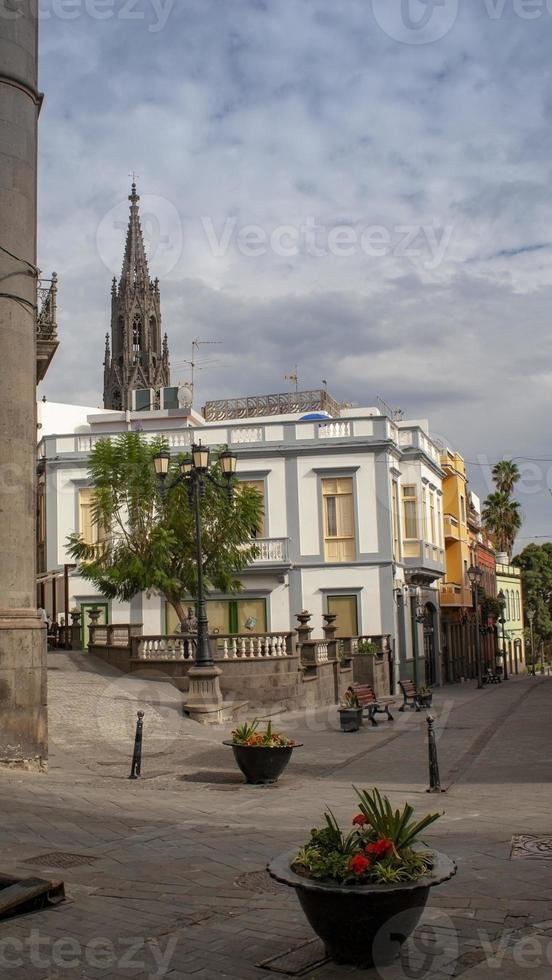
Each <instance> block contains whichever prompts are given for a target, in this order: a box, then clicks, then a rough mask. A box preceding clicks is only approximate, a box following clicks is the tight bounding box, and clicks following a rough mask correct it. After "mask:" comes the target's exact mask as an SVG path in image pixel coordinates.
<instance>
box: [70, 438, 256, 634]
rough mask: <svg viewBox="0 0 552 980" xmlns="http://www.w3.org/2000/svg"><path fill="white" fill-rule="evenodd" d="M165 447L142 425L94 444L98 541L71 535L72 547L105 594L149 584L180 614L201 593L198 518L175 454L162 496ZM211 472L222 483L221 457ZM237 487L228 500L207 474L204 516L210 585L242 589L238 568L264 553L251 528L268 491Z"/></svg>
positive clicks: (126, 593)
mask: <svg viewBox="0 0 552 980" xmlns="http://www.w3.org/2000/svg"><path fill="white" fill-rule="evenodd" d="M167 448H168V447H167V445H166V443H164V441H163V440H162V439H159V440H156V441H154V442H151V443H149V442H146V441H145V439H144V438H143V437H142V436H141V435H140V433H137V432H125V433H123V434H122V435H120V436H118V437H117V438H116V439H113V440H112V439H102V440H100V441H99V442H97V443H96V445H95V446H94V448H93V450H92V453H91V457H90V462H89V476H90V481H91V484H92V486H93V488H94V490H95V493H94V503H93V509H92V521H93V524H94V525H95V526H96V527H97V528H98V532H99V538H100V542H99V544H98V545H89V544H86V543H85V542H84V541H83V539H82V537H81V536H80V535H79V534H72V535H70V537H69V552H70V554H71V555H72V557H73V558H74V559H76V560H77V561H78V562H79V563H80V564H81V574H82V576H83V577H84V578H86V579H87V580H88V581H90V582H93V583H94V585H95V586H96V587H97V589H98V590H99V591H100V592H101V593H102V595H104V596H106V597H108V598H117V599H121V600H124V601H129V600H130V599H132V597H133V596H135V595H137V594H138V593H140V592H144V591H147V590H151V591H154V592H156V593H158V594H161V595H163V596H165V598H166V599H167V601H168V602H169V603H170V604H171V605H172V606H173V608H174V609H175V610H176V612H177V615H178V616H179V618H180V620H182V619H183V618H184V616H185V600H186V599H188V598H189V597H190V596H192V597H195V596H196V594H197V565H196V536H195V517H194V508H193V504H192V503H191V501H190V498H189V495H188V490H187V487H186V486H185V485H183V484H182V483H176V482H175V481H176V480H177V479H178V475H179V469H178V464H179V461H180V459H181V458H182V457H180V458H179V459H176V458H174V459H173V460H172V461H171V466H170V470H169V474H168V476H167V480H166V486H167V488H168V489H167V493H166V495H165V500H164V501H163V499H162V497H161V494H160V489H159V485H158V481H157V477H156V475H155V469H154V464H153V457H154V456H155V455H156V453H158V452H159V451H160V450H162V449H164V450H166V449H167ZM211 475H212V476H213V477H214V478H215V479H216V480H218V481H219V482H223V477H222V473H221V470H220V466H219V464H218V462H215V463H214V464H213V465H212V466H211ZM238 487H239V489H238V492H236V493H235V495H234V499H233V500H232V501H230V500H229V499H228V497H227V495H226V494H225V493H224V492H221V491H220V490H218V489H217V488H216V487H214V486H213V484H212V483H211V482H210V481H209V480H208V479H206V480H205V494H204V497H203V499H202V500H201V516H202V538H203V571H204V576H205V586H206V589H207V590H209V589H217V590H219V591H221V592H236V591H238V590H239V589H240V588H241V584H240V582H239V580H238V579H237V578H236V575H237V574H238V573H239V572H240V571H243V569H245V568H246V567H247V566H248V565H249V564H250V562H251V561H252V560H253V559H254V558H255V557H256V555H257V553H258V552H257V547H256V545H255V542H254V540H253V538H252V535H253V533H254V529H255V528H257V527H258V526H259V523H260V519H261V516H262V498H261V495H260V494H259V493H258V491H257V490H255V489H254V488H253V487H250V486H248V485H247V484H241V485H239V484H238Z"/></svg>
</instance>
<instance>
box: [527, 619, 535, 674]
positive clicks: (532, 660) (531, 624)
mask: <svg viewBox="0 0 552 980" xmlns="http://www.w3.org/2000/svg"><path fill="white" fill-rule="evenodd" d="M534 618H535V610H534V609H528V610H527V619H528V620H529V627H530V629H531V673H532V675H533V677H536V673H535V638H534V634H533V620H534Z"/></svg>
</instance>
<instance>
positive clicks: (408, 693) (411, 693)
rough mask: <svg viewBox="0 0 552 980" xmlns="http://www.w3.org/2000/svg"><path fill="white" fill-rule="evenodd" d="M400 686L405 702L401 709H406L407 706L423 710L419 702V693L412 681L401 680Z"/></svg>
mask: <svg viewBox="0 0 552 980" xmlns="http://www.w3.org/2000/svg"><path fill="white" fill-rule="evenodd" d="M399 687H400V689H401V691H402V696H403V699H404V700H403V703H402V704H401V706H400V708H399V711H404V709H405V708H407V707H408V708H410V709H411V710H412V709H414V710H415V711H421V710H422V709H421V708H420V705H419V703H418V695H417V693H416V688H415V687H414V684H413V683H412V681H399Z"/></svg>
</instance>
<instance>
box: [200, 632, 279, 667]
mask: <svg viewBox="0 0 552 980" xmlns="http://www.w3.org/2000/svg"><path fill="white" fill-rule="evenodd" d="M291 637H292V634H291V633H258V634H256V635H254V636H243V635H240V636H231V635H225V636H221V635H220V633H219V634H217V635H216V636H213V637H212V638H211V642H214V641H216V644H217V655H218V654H221V653H222V659H223V660H266V659H268V658H275V657H289V656H290V654H291Z"/></svg>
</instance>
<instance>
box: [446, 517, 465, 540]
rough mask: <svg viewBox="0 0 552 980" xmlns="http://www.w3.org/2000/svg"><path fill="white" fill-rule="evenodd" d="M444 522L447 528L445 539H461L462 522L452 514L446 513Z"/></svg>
mask: <svg viewBox="0 0 552 980" xmlns="http://www.w3.org/2000/svg"><path fill="white" fill-rule="evenodd" d="M443 524H444V529H445V541H460V540H461V533H460V522H459V521H458V518H457V517H453V515H452V514H444V516H443Z"/></svg>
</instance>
